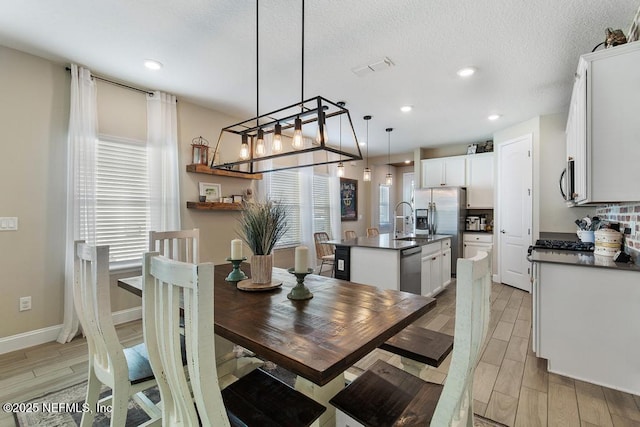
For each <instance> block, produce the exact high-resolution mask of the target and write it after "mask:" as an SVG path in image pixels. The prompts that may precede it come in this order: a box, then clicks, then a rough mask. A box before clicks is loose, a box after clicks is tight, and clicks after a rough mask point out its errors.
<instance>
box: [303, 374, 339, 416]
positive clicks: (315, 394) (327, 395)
mask: <svg viewBox="0 0 640 427" xmlns="http://www.w3.org/2000/svg"><path fill="white" fill-rule="evenodd" d="M343 388H344V374H340V375H338V376H337V377H336V378H335V379H333V380H331V381H330V382H329V383H328V384H326V385H324V386H319V385H317V384H314V383H312V382H311V381H309V380H307V379H305V378H302V377H300V376H299V377H297V378H296V390H298V391H300V392H302V393H304V394H306V395H307V396H309V397H311V398H312V399H313V400H315V401H316V402H318V403H321V404H323V405H324V406H326V407H327V410H326V411H325V412H324V414H322V415H321V416H320V418H319V423H318V425H319V426H320V427H325V426H327V427H328V426H331V427H333V426H335V425H336V408H334V407H333V406H332V405H330V404H329V399H331V398H332V397H333V396H335V395H336V393H338V392H339V391H340V390H342V389H343ZM314 425H315V424H314Z"/></svg>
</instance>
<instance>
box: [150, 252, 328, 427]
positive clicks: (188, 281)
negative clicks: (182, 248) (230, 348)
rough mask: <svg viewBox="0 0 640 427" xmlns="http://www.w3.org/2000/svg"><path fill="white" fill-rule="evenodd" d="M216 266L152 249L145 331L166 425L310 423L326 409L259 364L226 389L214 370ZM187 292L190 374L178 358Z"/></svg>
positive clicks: (303, 424) (294, 424) (187, 345)
mask: <svg viewBox="0 0 640 427" xmlns="http://www.w3.org/2000/svg"><path fill="white" fill-rule="evenodd" d="M213 271H214V267H213V264H212V263H202V264H190V263H185V262H179V261H174V260H170V259H168V258H166V257H163V256H160V255H159V254H158V253H157V252H155V253H154V252H150V253H146V254H145V256H144V263H143V291H142V295H143V330H144V338H145V342H146V343H147V346H148V350H149V359H150V362H151V366H152V368H153V372H154V373H155V374H156V378H158V388H159V389H160V396H161V398H162V402H163V405H162V419H163V425H167V426H198V425H203V426H212V427H213V426H215V427H223V426H229V425H247V426H252V425H253V426H262V425H274V426H275V425H282V426H286V425H291V426H308V425H311V423H313V422H314V420H315V419H317V418H318V417H319V416H320V415H321V414H322V413H323V412H324V411H325V409H326V408H325V407H324V406H322V405H320V404H319V403H317V402H315V401H314V400H312V399H311V398H309V397H307V396H305V395H304V394H302V393H300V392H298V391H296V390H294V389H293V388H291V387H289V386H288V385H286V384H284V383H283V382H281V381H280V380H278V379H276V378H274V377H273V376H271V375H269V374H267V373H266V372H264V371H263V370H261V369H256V370H254V371H252V372H251V373H249V374H247V375H245V376H244V377H242V378H240V379H238V380H237V381H236V382H234V383H233V384H231V385H230V386H228V387H226V388H225V389H224V390H222V391H221V390H220V388H219V386H218V378H217V371H216V363H215V357H213V355H214V354H215V340H214V333H213V325H214V277H213ZM180 291H182V293H183V296H184V319H185V336H186V337H187V343H186V347H187V355H188V363H187V367H188V378H189V380H190V382H189V381H188V380H187V375H186V374H185V371H184V369H183V368H182V363H181V357H180V345H179V340H180V332H179V328H178V323H179V308H180V304H179V293H180Z"/></svg>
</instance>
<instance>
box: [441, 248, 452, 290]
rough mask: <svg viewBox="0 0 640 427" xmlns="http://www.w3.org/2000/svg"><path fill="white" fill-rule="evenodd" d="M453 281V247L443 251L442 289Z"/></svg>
mask: <svg viewBox="0 0 640 427" xmlns="http://www.w3.org/2000/svg"><path fill="white" fill-rule="evenodd" d="M450 283H451V248H449V249H444V250H443V251H442V289H444V288H446V287H447V286H449V284H450Z"/></svg>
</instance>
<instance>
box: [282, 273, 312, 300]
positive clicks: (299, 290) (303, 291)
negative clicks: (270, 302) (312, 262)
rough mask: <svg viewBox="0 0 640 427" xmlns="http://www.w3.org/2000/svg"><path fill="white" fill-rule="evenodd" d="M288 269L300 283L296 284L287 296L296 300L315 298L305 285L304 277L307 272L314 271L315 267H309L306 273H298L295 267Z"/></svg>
mask: <svg viewBox="0 0 640 427" xmlns="http://www.w3.org/2000/svg"><path fill="white" fill-rule="evenodd" d="M287 271H288V272H289V273H291V274H293V275H294V276H296V282H298V284H297V285H295V286H294V287H293V289H291V292H289V293H288V294H287V298H289V299H292V300H296V301H301V300H306V299H311V298H313V294H312V293H311V292H310V291H309V288H307V287H306V286H305V285H304V277H305V276H306V275H307V274H311V273H313V269H312V268H309V269H307V272H306V273H298V272H296V271H295V268H290V269H288V270H287Z"/></svg>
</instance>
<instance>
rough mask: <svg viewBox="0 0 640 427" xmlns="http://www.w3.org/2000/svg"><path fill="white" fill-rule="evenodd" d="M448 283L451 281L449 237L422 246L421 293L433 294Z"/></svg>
mask: <svg viewBox="0 0 640 427" xmlns="http://www.w3.org/2000/svg"><path fill="white" fill-rule="evenodd" d="M449 283H451V239H444V240H441V241H438V242H434V243H430V244H428V245H424V246H422V272H421V293H422V295H425V296H435V295H437V294H438V293H440V292H442V290H443V289H444V288H445V287H446V286H448V285H449Z"/></svg>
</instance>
